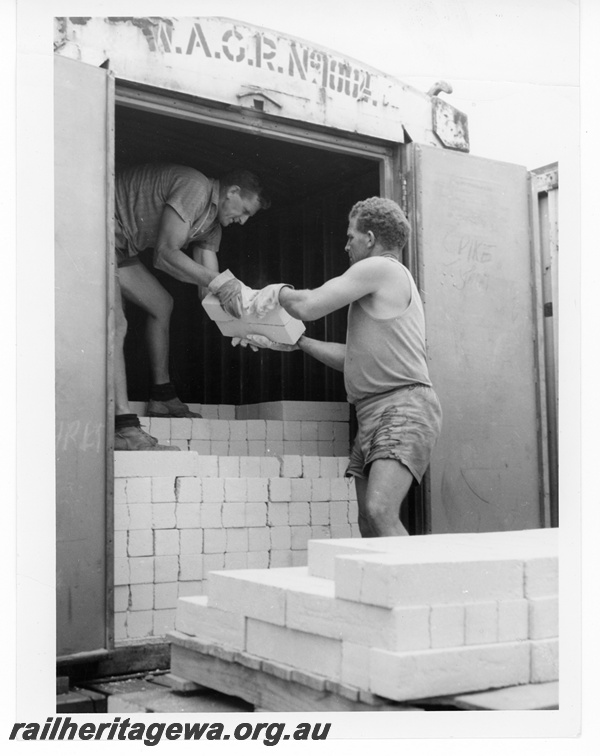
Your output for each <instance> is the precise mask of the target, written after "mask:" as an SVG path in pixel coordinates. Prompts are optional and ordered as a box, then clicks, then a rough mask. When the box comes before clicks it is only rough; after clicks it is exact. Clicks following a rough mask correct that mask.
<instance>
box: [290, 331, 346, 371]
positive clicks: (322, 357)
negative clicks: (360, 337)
mask: <svg viewBox="0 0 600 756" xmlns="http://www.w3.org/2000/svg"><path fill="white" fill-rule="evenodd" d="M297 346H298V348H299V349H301V350H302V351H303V352H305V353H306V354H308V355H310V356H311V357H314V358H315V359H316V360H319V362H322V363H323V364H324V365H327V367H330V368H333V369H334V370H342V371H343V369H344V359H345V357H346V345H345V344H334V343H331V342H329V341H317V340H316V339H309V338H308V336H300V338H299V339H298V342H297Z"/></svg>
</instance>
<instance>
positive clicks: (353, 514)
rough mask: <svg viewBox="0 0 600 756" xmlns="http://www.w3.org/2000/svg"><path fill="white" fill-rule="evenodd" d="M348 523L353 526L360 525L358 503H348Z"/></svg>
mask: <svg viewBox="0 0 600 756" xmlns="http://www.w3.org/2000/svg"><path fill="white" fill-rule="evenodd" d="M348 522H349V523H350V524H351V525H356V524H358V504H357V502H356V501H349V502H348Z"/></svg>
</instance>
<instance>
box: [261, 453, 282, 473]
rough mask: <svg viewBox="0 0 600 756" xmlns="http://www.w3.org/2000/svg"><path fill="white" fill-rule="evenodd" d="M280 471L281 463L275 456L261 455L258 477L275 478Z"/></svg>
mask: <svg viewBox="0 0 600 756" xmlns="http://www.w3.org/2000/svg"><path fill="white" fill-rule="evenodd" d="M280 472H281V463H280V461H279V459H277V457H261V460H260V477H261V478H276V477H277V476H278V475H279V474H280Z"/></svg>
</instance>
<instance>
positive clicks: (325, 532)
mask: <svg viewBox="0 0 600 756" xmlns="http://www.w3.org/2000/svg"><path fill="white" fill-rule="evenodd" d="M310 538H311V540H313V539H314V538H331V530H330V529H329V526H328V525H311V528H310ZM309 543H310V541H309Z"/></svg>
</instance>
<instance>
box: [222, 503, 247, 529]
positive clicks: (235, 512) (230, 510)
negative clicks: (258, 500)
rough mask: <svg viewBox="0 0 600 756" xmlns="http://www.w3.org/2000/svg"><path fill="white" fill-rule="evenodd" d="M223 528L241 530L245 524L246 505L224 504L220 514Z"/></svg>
mask: <svg viewBox="0 0 600 756" xmlns="http://www.w3.org/2000/svg"><path fill="white" fill-rule="evenodd" d="M221 518H222V521H223V527H224V528H241V527H244V526H245V524H246V504H245V503H244V502H226V503H225V504H223V510H222V513H221Z"/></svg>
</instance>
